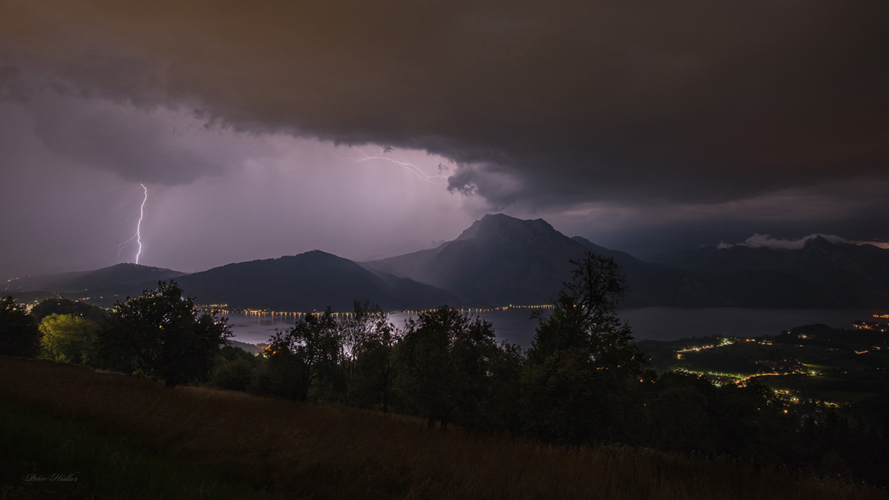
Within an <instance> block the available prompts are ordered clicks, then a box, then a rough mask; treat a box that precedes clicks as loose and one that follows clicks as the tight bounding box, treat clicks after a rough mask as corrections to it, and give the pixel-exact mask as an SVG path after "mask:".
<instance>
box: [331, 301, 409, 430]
mask: <svg viewBox="0 0 889 500" xmlns="http://www.w3.org/2000/svg"><path fill="white" fill-rule="evenodd" d="M340 335H341V338H342V357H341V362H342V365H343V369H344V371H345V372H346V374H347V397H348V399H349V400H350V401H352V402H353V403H355V404H357V405H358V406H359V407H362V408H373V407H379V408H381V409H382V410H383V411H384V412H388V411H389V404H390V401H391V398H392V384H393V380H394V378H395V374H394V371H395V369H394V363H393V359H392V356H393V350H394V348H395V344H396V343H397V342H398V341H399V340H400V339H401V336H402V334H401V331H399V330H398V329H397V328H395V326H394V325H393V324H392V323H390V322H389V319H388V317H387V316H386V315H385V314H383V312H382V309H380V307H379V306H378V305H376V304H370V303H368V302H364V303H362V302H359V301H357V300H356V301H355V302H354V312H353V314H352V315H351V316H347V317H345V318H344V319H343V320H342V321H341V322H340Z"/></svg>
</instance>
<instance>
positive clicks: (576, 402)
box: [525, 252, 645, 441]
mask: <svg viewBox="0 0 889 500" xmlns="http://www.w3.org/2000/svg"><path fill="white" fill-rule="evenodd" d="M572 263H573V264H575V265H576V268H575V269H574V272H573V279H572V280H571V281H570V282H568V283H565V286H564V288H563V290H562V291H561V293H560V294H559V297H558V299H557V300H556V302H555V304H554V308H553V311H552V313H551V314H550V315H549V316H548V317H546V318H543V319H541V320H540V321H539V324H538V327H537V333H536V335H535V336H534V339H533V341H532V343H531V348H530V349H529V350H528V366H527V368H526V371H525V384H526V391H527V392H526V405H525V408H526V410H527V411H528V412H529V415H530V417H529V431H530V432H531V433H532V434H535V435H538V436H541V437H548V438H555V439H559V440H566V441H589V440H596V439H603V438H611V439H615V438H620V437H623V436H626V435H628V433H629V429H630V428H631V427H632V425H631V424H632V423H633V422H632V421H633V420H634V419H640V418H641V416H640V415H639V412H638V411H634V410H638V409H637V408H635V406H638V405H639V397H638V396H639V380H640V377H642V368H643V366H644V364H645V357H644V355H643V354H642V353H641V352H640V351H639V350H638V349H637V348H636V346H635V345H634V344H633V343H632V340H633V338H632V331H631V330H630V327H629V325H627V324H625V323H623V322H621V321H620V320H619V319H618V317H617V315H616V312H615V308H616V306H617V304H618V302H619V301H620V299H621V298H622V296H623V293H624V277H623V274H622V273H621V271H620V269H619V267H618V265H617V264H615V262H614V261H613V260H612V259H606V258H602V257H599V256H597V255H595V254H592V253H590V252H588V253H587V254H586V255H585V256H584V257H583V258H582V259H580V260H579V261H572Z"/></svg>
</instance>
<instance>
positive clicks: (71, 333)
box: [40, 314, 98, 364]
mask: <svg viewBox="0 0 889 500" xmlns="http://www.w3.org/2000/svg"><path fill="white" fill-rule="evenodd" d="M97 328H98V325H97V324H96V323H95V322H93V321H90V320H87V319H83V318H81V317H80V316H72V315H70V314H51V315H49V316H47V317H45V318H43V321H41V322H40V333H42V334H43V337H42V338H41V340H40V346H41V347H42V348H43V352H44V354H45V355H46V357H48V358H49V359H52V360H55V361H64V362H68V363H79V364H88V363H89V362H91V361H92V359H93V350H94V346H93V343H94V342H95V340H96V329H97Z"/></svg>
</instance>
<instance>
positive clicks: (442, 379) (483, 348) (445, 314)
mask: <svg viewBox="0 0 889 500" xmlns="http://www.w3.org/2000/svg"><path fill="white" fill-rule="evenodd" d="M497 354H498V348H497V344H496V343H495V342H494V330H493V328H492V327H491V324H490V323H488V322H486V321H483V320H481V319H478V318H476V319H475V320H473V321H470V319H469V316H467V315H463V314H461V313H460V312H459V311H456V310H454V309H451V308H449V307H447V306H442V307H439V308H438V309H435V310H433V311H428V312H422V313H420V314H419V317H418V318H417V319H416V320H409V321H408V322H407V326H406V332H405V335H404V338H403V339H402V341H401V342H399V344H398V346H397V348H396V360H397V367H398V378H397V381H396V384H397V386H398V389H399V392H400V394H401V395H402V397H403V398H404V402H405V404H406V405H407V406H408V407H409V408H411V409H412V411H413V412H415V413H418V414H420V415H422V416H425V417H426V418H427V419H428V422H429V426H430V427H431V426H433V425H434V423H435V421H436V420H438V421H441V424H442V428H446V427H447V424H448V422H452V421H455V420H456V421H459V422H461V423H467V424H472V423H474V422H475V420H476V419H477V417H478V414H479V410H480V407H481V406H482V404H483V401H484V400H485V398H486V397H487V396H488V395H489V394H490V384H491V372H490V367H491V363H492V361H493V360H494V359H495V358H496V356H497Z"/></svg>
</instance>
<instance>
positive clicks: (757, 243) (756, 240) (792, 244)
mask: <svg viewBox="0 0 889 500" xmlns="http://www.w3.org/2000/svg"><path fill="white" fill-rule="evenodd" d="M819 237H821V238H824V239H825V240H827V241H829V242H831V243H849V241H847V240H846V239H845V238H841V237H839V236H837V235H835V234H810V235H808V236H804V237H802V238H799V239H797V240H784V239H781V238H775V237H773V236H771V235H768V234H759V233H757V234H754V235H753V236H751V237H749V238H747V240H745V241H744V243H735V244H729V243H725V242H722V243H720V244H719V245H718V246H717V248H719V249H726V248H731V247H750V248H774V249H781V250H800V249H802V248H803V247H805V246H806V242H808V241H810V240H814V239H815V238H819Z"/></svg>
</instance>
